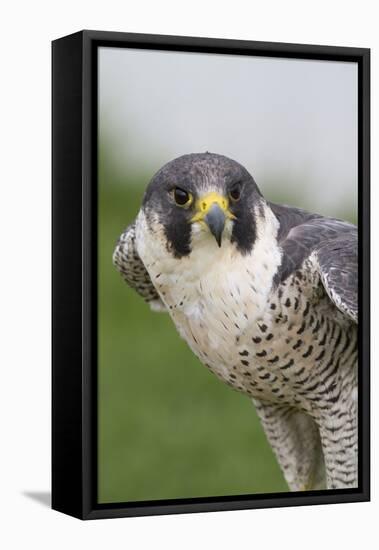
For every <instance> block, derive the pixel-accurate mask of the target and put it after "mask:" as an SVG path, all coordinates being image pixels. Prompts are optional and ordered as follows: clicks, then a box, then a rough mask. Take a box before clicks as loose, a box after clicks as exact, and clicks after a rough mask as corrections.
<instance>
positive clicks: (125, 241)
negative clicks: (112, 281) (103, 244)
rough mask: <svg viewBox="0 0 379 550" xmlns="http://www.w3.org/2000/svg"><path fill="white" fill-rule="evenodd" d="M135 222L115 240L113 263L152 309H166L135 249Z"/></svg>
mask: <svg viewBox="0 0 379 550" xmlns="http://www.w3.org/2000/svg"><path fill="white" fill-rule="evenodd" d="M135 241H136V231H135V223H132V224H131V225H129V226H128V227H127V228H126V229H125V231H124V232H123V233H122V235H121V236H120V238H119V239H118V241H117V244H116V248H115V250H114V252H113V264H114V265H115V267H116V268H117V270H118V271H119V272H120V273H121V275H122V277H123V279H124V280H125V281H126V283H127V284H128V285H129V286H130V287H131V288H133V289H134V290H135V291H136V292H138V294H139V295H140V296H142V298H143V299H144V300H145V302H147V303H148V304H149V305H150V307H151V309H152V310H154V311H166V307H165V305H164V304H163V302H162V300H161V299H160V297H159V295H158V293H157V291H156V289H155V287H154V285H153V283H152V282H151V279H150V275H149V273H148V272H147V270H146V268H145V266H144V264H143V262H142V260H141V258H140V257H139V255H138V252H137V249H136V244H135Z"/></svg>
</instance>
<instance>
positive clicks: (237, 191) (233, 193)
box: [229, 183, 241, 202]
mask: <svg viewBox="0 0 379 550" xmlns="http://www.w3.org/2000/svg"><path fill="white" fill-rule="evenodd" d="M229 197H230V198H231V199H232V201H234V202H236V201H239V200H240V197H241V186H240V184H239V183H237V185H235V186H234V187H233V188H232V189H231V190H230V191H229Z"/></svg>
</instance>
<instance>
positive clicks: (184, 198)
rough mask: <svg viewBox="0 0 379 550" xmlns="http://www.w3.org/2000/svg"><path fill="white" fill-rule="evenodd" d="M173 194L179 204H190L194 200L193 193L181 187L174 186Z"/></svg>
mask: <svg viewBox="0 0 379 550" xmlns="http://www.w3.org/2000/svg"><path fill="white" fill-rule="evenodd" d="M173 196H174V199H175V202H176V204H177V205H178V206H189V205H190V204H191V202H192V195H190V193H187V191H184V189H181V188H180V187H175V188H174V190H173Z"/></svg>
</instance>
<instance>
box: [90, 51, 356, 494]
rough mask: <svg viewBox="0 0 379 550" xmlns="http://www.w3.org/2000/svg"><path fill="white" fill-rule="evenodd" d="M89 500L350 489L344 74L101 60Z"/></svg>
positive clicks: (271, 65) (304, 64) (222, 63)
mask: <svg viewBox="0 0 379 550" xmlns="http://www.w3.org/2000/svg"><path fill="white" fill-rule="evenodd" d="M98 60H99V72H98V120H99V125H98V239H99V240H98V251H99V258H98V269H99V271H98V277H99V279H98V308H99V309H98V472H97V478H98V480H97V482H98V500H99V503H103V504H106V503H117V502H119V503H121V502H138V501H154V500H166V499H183V498H198V497H222V496H230V495H257V494H277V493H285V492H299V491H314V490H320V491H327V490H338V489H351V488H356V487H357V486H358V421H357V420H358V419H357V414H358V413H357V411H358V344H357V342H358V340H357V323H358V273H357V270H358V268H357V255H358V247H357V225H356V224H357V206H358V202H357V189H358V182H357V178H358V176H357V173H358V164H357V163H358V153H357V151H358V146H357V142H358V138H357V136H358V122H357V121H358V108H357V101H358V99H357V93H358V85H357V83H358V67H357V64H356V63H353V62H336V61H316V60H305V59H304V60H300V59H286V58H275V57H263V56H255V57H254V56H237V55H235V56H234V55H220V54H205V53H184V52H168V51H159V50H142V49H141V50H138V49H129V48H116V47H100V48H99V57H98Z"/></svg>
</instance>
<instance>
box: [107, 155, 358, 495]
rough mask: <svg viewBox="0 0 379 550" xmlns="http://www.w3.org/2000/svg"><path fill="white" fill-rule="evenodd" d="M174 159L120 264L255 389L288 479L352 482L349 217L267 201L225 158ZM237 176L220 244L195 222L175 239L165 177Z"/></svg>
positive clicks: (230, 375)
mask: <svg viewBox="0 0 379 550" xmlns="http://www.w3.org/2000/svg"><path fill="white" fill-rule="evenodd" d="M181 159H184V160H182V161H181ZM181 159H176V160H175V161H174V163H169V164H168V165H166V167H164V169H162V171H160V172H159V173H158V177H155V178H153V180H152V183H151V184H150V186H149V188H148V192H147V194H146V196H145V200H144V204H143V207H142V209H141V211H140V213H139V214H138V216H137V220H136V222H135V224H133V225H132V226H129V228H128V229H127V230H126V232H125V233H124V234H123V235H122V237H121V239H120V241H119V243H118V245H117V247H116V250H115V253H114V262H115V264H116V267H117V268H118V269H119V270H120V271H121V273H122V274H123V276H124V278H125V280H126V281H127V282H128V283H129V284H130V285H131V286H132V287H133V288H134V289H136V290H137V292H139V293H140V294H141V295H142V296H143V297H144V299H145V300H146V301H147V302H150V303H152V304H155V305H156V304H159V305H160V306H161V307H163V308H166V309H167V311H168V312H169V314H170V315H171V318H172V320H173V322H174V323H175V326H176V328H177V329H178V331H179V333H180V334H181V336H182V337H183V338H184V339H185V340H186V341H187V343H188V345H189V346H190V348H191V349H192V350H193V352H194V353H195V354H196V355H197V356H198V357H199V359H200V361H201V362H202V363H203V364H204V365H206V366H207V367H208V368H209V369H210V370H211V371H212V372H213V373H214V374H216V375H217V376H218V377H219V378H221V379H222V380H223V381H224V382H226V383H227V384H229V385H230V386H232V387H233V388H235V389H237V390H238V391H240V392H242V393H243V394H245V395H247V396H249V397H250V398H251V399H252V401H253V403H254V404H255V406H256V409H257V412H258V415H259V417H260V419H261V422H262V425H263V428H264V430H265V432H266V435H267V438H268V441H269V442H270V444H271V446H272V448H273V450H274V452H275V454H276V456H277V459H278V462H279V464H280V466H281V468H282V470H283V473H284V476H285V478H286V480H287V482H288V485H289V487H290V488H291V489H292V490H301V489H310V488H317V487H322V486H323V483H324V480H323V478H326V486H327V487H328V488H346V487H355V486H356V485H357V333H356V320H357V260H356V255H357V240H356V228H355V227H354V226H353V225H351V224H348V223H346V222H342V221H339V220H333V219H330V218H324V217H322V216H319V215H317V214H310V213H308V212H305V211H302V210H299V209H294V208H291V207H287V206H280V205H274V204H272V203H268V202H266V201H265V199H264V198H263V197H262V195H261V194H260V192H259V190H258V188H257V187H256V185H255V182H254V181H253V180H252V178H251V176H249V174H248V173H247V172H246V171H245V169H243V168H242V167H240V165H238V164H237V163H235V162H234V161H231V160H230V159H226V158H225V157H221V156H219V155H211V154H204V155H187V156H185V157H181ZM240 168H241V169H240ZM249 177H250V178H251V181H250V180H249ZM241 179H242V182H243V183H242V188H243V192H242V194H241V200H240V201H239V203H240V204H238V208H236V207H235V205H232V204H230V210H231V212H232V213H233V218H232V219H228V220H227V221H226V223H225V228H224V232H223V242H222V246H221V247H218V246H217V243H216V241H215V239H214V238H213V236H212V235H211V234H210V232H209V230H208V229H207V227H205V226H204V224H198V223H192V222H191V224H190V233H189V237H186V239H187V240H186V241H185V242H184V241H180V236H179V237H178V239H176V237H175V238H173V240H172V241H171V240H170V239H171V237H170V235H173V234H174V233H173V228H172V227H170V228H169V229H168V228H167V225H165V224H167V223H169V224H172V223H175V224H178V225H177V228H179V227H180V226H182V227H185V228H186V232H187V228H188V225H189V221H188V215H189V214H188V213H187V214H186V213H183V215H182V214H181V213H180V211H176V210H175V205H172V204H171V202H169V199H168V202H167V205H166V202H165V200H166V199H165V195H164V194H165V192H166V187H165V182H169V185H173V184H175V182H177V183H178V184H179V183H180V185H181V186H183V185H190V184H191V192H193V193H196V192H197V193H199V195H201V196H202V195H204V193H207V192H209V191H213V190H217V191H218V192H219V193H220V194H222V195H223V196H227V192H228V189H229V188H230V186H231V185H234V183H233V182H234V181H235V180H238V181H241ZM168 189H169V187H168ZM157 190H158V193H159V195H154V193H157ZM231 202H232V201H230V203H231ZM171 209H173V212H171ZM189 210H190V209H189ZM180 216H182V217H181V218H180ZM186 216H187V217H186ZM178 219H180V222H177V220H178ZM167 220H168V221H167ZM251 220H253V222H251ZM184 223H185V224H187V225H184ZM246 224H248V225H249V227H248V229H246V231H245V233H244V231H243V230H244V226H245V225H246ZM251 225H252V227H251ZM252 228H253V230H251V229H252ZM175 247H178V250H179V251H180V253H178V250H177V249H175Z"/></svg>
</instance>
